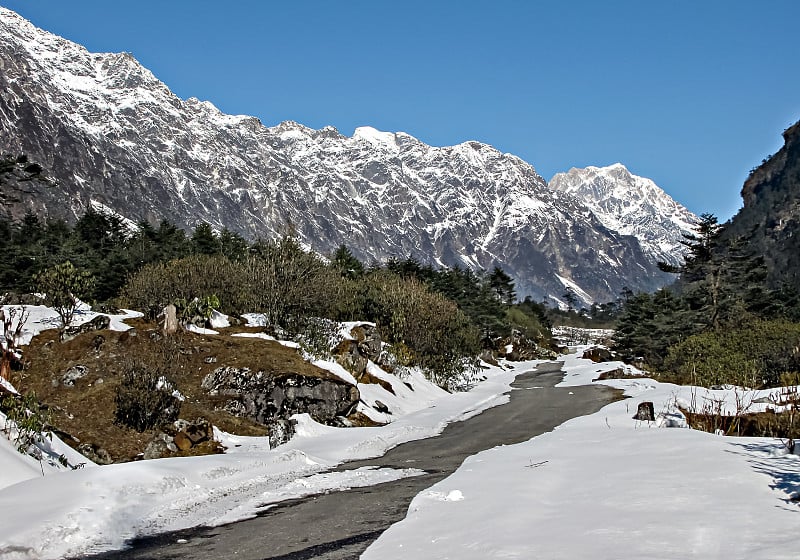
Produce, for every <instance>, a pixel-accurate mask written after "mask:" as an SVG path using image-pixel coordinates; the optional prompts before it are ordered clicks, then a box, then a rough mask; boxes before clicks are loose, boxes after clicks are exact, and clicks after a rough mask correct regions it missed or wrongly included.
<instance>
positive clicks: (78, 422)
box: [12, 319, 337, 461]
mask: <svg viewBox="0 0 800 560" xmlns="http://www.w3.org/2000/svg"><path fill="white" fill-rule="evenodd" d="M128 323H129V324H130V325H131V326H132V327H133V329H132V330H131V331H128V332H116V331H109V330H103V331H95V332H90V333H84V334H81V335H79V336H77V337H75V338H74V339H72V340H69V341H67V342H63V343H62V342H59V340H58V333H57V332H56V331H54V330H53V331H45V332H43V333H41V334H40V335H39V336H37V337H35V338H34V340H33V341H32V342H31V344H30V346H28V347H26V348H25V357H24V359H25V369H24V370H23V371H21V372H14V378H13V379H12V381H13V382H14V383H15V385H16V386H17V388H18V389H19V390H20V392H22V393H26V392H28V391H31V390H33V391H35V392H36V395H37V397H38V398H39V400H40V401H41V402H42V403H43V404H45V405H47V406H48V407H49V409H50V411H51V413H52V423H53V425H54V426H55V427H56V428H57V429H58V430H61V431H63V432H66V433H67V434H70V435H72V436H73V437H75V438H77V439H78V440H80V442H81V443H94V444H97V445H100V446H102V447H103V448H105V449H106V450H107V451H108V452H109V454H110V455H111V457H112V458H113V459H114V460H115V461H125V460H130V459H133V458H135V457H136V455H138V454H139V453H141V452H142V451H143V450H144V447H145V446H146V445H147V443H148V442H149V441H150V440H151V439H152V438H153V436H154V434H155V431H154V430H150V431H146V432H144V433H138V432H136V431H135V430H133V429H130V428H126V427H123V426H120V425H118V424H115V423H114V412H115V408H116V407H115V402H114V397H115V394H116V391H117V387H118V386H119V384H120V381H121V378H122V372H123V369H124V365H125V363H126V361H130V360H136V359H144V358H146V357H148V356H150V357H152V355H153V354H154V353H159V352H161V353H163V352H164V348H163V345H164V344H165V341H164V340H163V337H162V336H161V333H160V330H159V329H158V326H157V325H155V324H153V323H148V322H146V321H144V320H141V319H138V320H132V321H129V322H128ZM232 330H235V331H236V332H260V329H258V328H248V327H236V328H235V329H232ZM170 339H171V340H170V341H169V344H170V345H171V347H172V348H173V349H174V350H173V355H172V356H171V360H172V363H171V364H170V374H171V377H172V381H174V383H175V386H176V388H177V390H178V391H180V393H181V394H182V395H183V396H184V397H185V400H184V401H183V403H182V406H181V411H180V417H181V418H185V419H187V420H194V419H195V418H199V417H203V418H206V419H207V420H209V421H210V422H211V423H212V424H214V425H216V426H218V427H219V428H220V429H222V430H225V431H227V432H231V433H235V434H239V435H247V436H263V435H266V434H267V433H268V431H267V429H266V428H265V427H264V426H262V425H260V424H258V423H255V422H253V421H250V420H248V419H246V418H239V417H236V416H233V415H231V414H230V413H228V412H226V411H224V410H221V409H219V408H220V407H221V406H222V405H223V404H224V402H225V401H226V399H225V398H224V397H215V396H212V395H209V394H208V393H207V392H206V391H204V390H203V389H201V387H200V384H201V382H202V380H203V378H204V377H205V376H206V375H208V374H209V373H211V372H212V371H213V370H214V369H216V368H218V367H221V366H231V367H237V368H245V367H246V368H250V369H251V370H253V371H264V372H265V373H266V374H268V375H271V376H274V377H276V378H281V377H284V376H288V375H295V374H300V375H304V376H310V377H319V378H323V379H337V378H336V377H335V376H334V375H333V374H331V373H329V372H327V371H325V370H322V369H320V368H318V367H316V366H313V365H311V364H309V363H308V362H306V361H304V360H303V359H302V357H301V356H300V355H299V354H298V353H297V352H296V351H295V350H293V349H291V348H286V347H284V346H282V345H281V344H278V343H277V342H272V341H267V340H263V339H258V338H243V337H233V336H230V334H228V330H226V332H225V333H223V334H219V335H199V334H195V333H190V332H181V333H178V334H176V335H175V336H174V337H170ZM76 366H83V367H84V368H85V375H83V376H82V377H80V378H78V379H76V380H75V381H74V385H72V386H67V385H65V383H64V374H65V372H67V371H68V370H70V368H74V367H76ZM66 441H67V442H68V443H72V444H77V443H76V442H75V441H70V440H69V439H66Z"/></svg>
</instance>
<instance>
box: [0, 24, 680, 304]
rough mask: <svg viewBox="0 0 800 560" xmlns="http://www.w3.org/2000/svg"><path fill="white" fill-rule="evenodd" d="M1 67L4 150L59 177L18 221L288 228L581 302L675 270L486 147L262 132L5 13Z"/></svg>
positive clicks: (363, 255) (21, 205) (378, 135)
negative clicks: (30, 214)
mask: <svg viewBox="0 0 800 560" xmlns="http://www.w3.org/2000/svg"><path fill="white" fill-rule="evenodd" d="M0 69H2V72H0V152H5V153H9V154H14V155H16V154H26V155H27V156H28V157H29V158H30V160H31V161H36V162H37V163H39V164H40V165H41V166H42V167H43V168H44V169H45V170H46V171H47V173H48V174H49V175H51V176H52V177H53V178H54V179H55V181H56V184H55V186H52V187H50V188H49V189H44V188H42V189H39V191H36V192H34V193H31V194H30V196H24V195H20V196H17V197H16V198H15V202H14V206H13V208H10V209H9V213H12V214H14V215H19V214H20V213H22V212H23V211H24V209H26V208H33V209H34V210H36V211H37V212H39V213H40V214H45V215H49V216H54V217H62V218H66V219H74V218H75V216H78V215H80V214H82V213H83V212H84V211H85V209H86V208H87V207H89V206H90V205H91V204H96V205H97V204H99V205H102V206H103V207H105V208H108V209H111V210H113V211H115V212H117V213H119V214H121V215H122V216H125V217H127V218H130V219H133V220H137V221H138V220H148V221H151V222H153V221H158V220H160V219H162V218H166V219H168V220H170V221H172V222H173V223H177V224H178V225H180V226H183V227H193V226H194V225H196V224H197V223H198V222H199V221H206V222H209V223H210V224H212V225H213V226H216V227H219V228H221V227H223V226H224V227H227V228H229V229H231V230H233V231H236V232H238V233H241V234H243V235H245V236H246V237H249V238H254V237H257V236H261V237H271V236H275V235H278V234H280V233H284V232H286V231H287V229H289V228H291V229H292V230H293V231H295V232H296V234H297V235H298V236H299V237H300V239H301V241H303V242H304V243H306V244H307V245H308V246H310V247H312V248H313V249H314V250H316V251H319V252H321V253H329V252H331V251H332V250H333V249H334V248H335V247H337V246H338V245H339V244H341V243H344V244H346V245H347V246H348V247H350V248H351V250H352V251H353V253H354V254H355V255H356V256H358V257H359V258H360V259H362V260H364V261H366V262H372V261H383V260H385V259H387V258H389V257H392V256H394V257H399V258H404V257H407V256H412V257H415V258H417V259H418V260H420V261H422V262H426V263H428V262H430V263H434V264H439V265H448V266H453V265H459V266H470V267H483V268H491V267H493V266H494V265H499V266H502V267H503V268H504V269H505V270H506V271H508V272H509V273H510V274H511V275H512V276H513V277H514V278H515V280H516V282H517V291H518V293H519V294H520V295H521V296H524V295H532V296H534V297H535V298H536V299H540V298H546V297H549V298H552V299H559V298H560V297H561V296H562V294H563V293H564V289H565V287H566V286H570V287H572V288H573V289H575V291H576V293H577V294H578V296H579V297H581V298H582V299H583V300H584V301H586V302H589V301H593V300H595V301H605V300H610V299H613V298H614V297H616V296H617V294H618V293H619V292H620V291H621V289H622V288H623V287H625V286H627V287H629V288H632V289H634V290H650V289H654V288H656V287H658V286H660V285H662V284H663V283H664V282H665V281H667V280H668V279H667V277H666V276H665V275H663V274H661V273H660V272H659V271H658V270H657V268H656V266H655V264H654V261H653V259H652V258H651V257H650V256H648V254H647V252H646V251H643V250H642V247H641V246H640V243H639V241H638V240H637V239H636V237H635V236H634V235H635V232H628V231H620V230H619V229H615V227H616V224H610V223H604V222H603V220H602V219H598V217H597V216H596V215H595V214H594V213H593V212H592V209H591V207H589V206H587V204H586V203H585V202H583V201H581V200H579V199H578V198H576V197H575V196H572V195H571V194H569V193H567V192H563V191H554V190H552V189H550V188H548V186H547V185H546V183H545V181H544V180H543V179H542V178H541V177H540V176H539V175H538V174H537V173H536V171H535V170H534V168H533V167H532V166H531V165H529V164H527V163H526V162H524V161H522V160H520V159H519V158H517V157H515V156H513V155H510V154H504V153H501V152H499V151H497V150H496V149H494V148H492V147H491V146H488V145H486V144H482V143H479V142H466V143H464V144H460V145H457V146H450V147H432V146H428V145H426V144H424V143H423V142H421V141H419V140H417V139H416V138H413V137H412V136H409V135H408V134H405V133H402V132H398V133H387V132H380V131H377V130H375V129H372V128H369V127H364V128H359V129H357V130H356V131H355V133H354V134H353V136H352V137H347V136H344V135H342V134H340V133H339V132H338V131H337V130H335V129H334V128H331V127H326V128H323V129H321V130H312V129H309V128H306V127H304V126H302V125H300V124H297V123H293V122H285V123H282V124H280V125H278V126H274V127H265V126H263V125H262V124H261V122H260V121H259V120H258V119H256V118H254V117H248V116H231V115H225V114H222V113H221V112H219V111H218V110H217V109H216V108H215V107H214V106H213V105H211V104H210V103H208V102H202V101H199V100H197V99H188V100H186V101H183V100H181V99H179V98H178V97H176V96H175V95H174V94H172V92H171V91H170V90H169V89H168V88H167V86H165V85H164V84H163V83H161V82H160V81H158V80H157V79H156V78H155V77H154V76H153V75H152V73H150V72H149V71H148V70H146V69H145V68H143V67H142V66H141V65H139V64H138V63H137V62H136V60H134V59H133V57H131V56H130V55H129V54H125V53H122V54H95V53H89V52H87V51H86V50H85V49H84V48H83V47H81V46H79V45H76V44H74V43H71V42H69V41H67V40H65V39H62V38H60V37H56V36H54V35H51V34H49V33H46V32H44V31H42V30H39V29H37V28H35V27H34V26H33V25H31V24H30V23H29V22H27V21H26V20H24V19H23V18H21V17H20V16H18V15H17V14H15V13H13V12H11V11H9V10H5V9H3V8H0ZM0 181H2V177H0ZM6 188H7V187H6V185H5V184H0V190H4V189H6ZM611 226H613V227H611ZM629 233H634V235H629Z"/></svg>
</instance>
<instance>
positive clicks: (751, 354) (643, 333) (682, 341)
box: [614, 214, 800, 386]
mask: <svg viewBox="0 0 800 560" xmlns="http://www.w3.org/2000/svg"><path fill="white" fill-rule="evenodd" d="M685 245H686V247H687V251H688V252H687V256H686V260H685V263H684V264H683V265H682V266H680V267H675V269H674V271H675V272H678V273H679V274H680V278H679V281H678V282H677V284H676V286H675V288H674V291H672V290H669V289H663V290H660V291H658V292H656V293H655V294H653V295H650V294H637V295H633V296H629V297H627V298H626V300H625V302H624V304H623V307H622V313H621V315H620V317H619V320H618V326H617V330H616V334H615V337H614V339H615V343H616V346H617V350H618V351H619V352H620V353H621V354H622V355H623V356H624V357H626V358H628V359H633V358H639V359H642V360H643V361H644V362H645V363H646V364H647V365H648V366H649V367H651V368H654V369H655V370H657V371H660V372H662V373H663V374H664V375H665V376H667V378H669V379H670V380H675V381H678V382H686V383H697V384H702V385H710V384H724V383H732V384H739V385H748V386H773V385H776V384H778V383H780V378H781V375H782V374H784V373H787V372H788V371H796V370H798V367H797V366H798V363H797V360H796V354H797V352H798V342H800V336H798V332H800V331H798V329H799V328H800V327H798V325H797V324H794V323H790V322H786V321H785V319H786V318H788V319H793V320H797V319H798V316H799V315H800V313H799V312H798V311H797V309H798V307H797V306H798V295H797V290H796V289H795V288H794V287H793V286H790V285H782V286H780V287H779V288H777V289H770V288H769V287H768V282H767V278H768V275H769V270H768V266H767V263H766V261H765V259H764V255H763V254H760V253H758V252H757V251H756V249H755V247H754V245H753V244H752V243H751V242H750V241H748V239H747V238H746V237H732V236H730V235H726V234H725V230H724V228H723V227H722V226H720V225H719V224H718V223H717V220H716V218H715V217H714V216H713V215H710V214H703V216H702V217H701V221H700V224H699V225H698V228H697V232H696V234H694V235H688V236H686V243H685ZM781 317H783V318H784V319H783V320H781V319H780V318H781ZM792 352H794V354H792ZM791 356H795V357H791Z"/></svg>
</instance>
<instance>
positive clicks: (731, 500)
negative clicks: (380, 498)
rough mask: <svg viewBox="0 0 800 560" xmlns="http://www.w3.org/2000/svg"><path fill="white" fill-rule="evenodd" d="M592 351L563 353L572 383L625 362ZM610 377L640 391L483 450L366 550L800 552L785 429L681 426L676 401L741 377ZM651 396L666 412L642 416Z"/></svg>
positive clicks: (799, 463)
mask: <svg viewBox="0 0 800 560" xmlns="http://www.w3.org/2000/svg"><path fill="white" fill-rule="evenodd" d="M579 355H580V354H572V355H568V356H565V357H562V361H563V362H564V369H565V371H566V375H565V379H564V381H563V382H562V383H561V384H560V386H562V387H569V386H575V385H583V384H589V383H592V379H595V378H596V377H597V376H598V375H599V373H600V372H602V371H610V370H612V369H616V368H618V367H625V366H624V364H621V363H619V362H612V363H604V364H595V363H592V362H590V361H589V360H582V359H580V358H578V356H579ZM603 383H604V384H607V385H610V386H612V387H616V388H619V389H622V390H623V391H624V392H625V394H626V396H628V397H630V398H629V399H626V400H622V401H618V402H615V403H612V404H610V405H608V406H606V407H604V408H603V409H601V410H600V411H599V412H597V413H595V414H592V415H589V416H584V417H580V418H575V419H573V420H570V421H569V422H566V423H565V424H563V425H561V426H559V427H558V428H557V429H556V430H554V431H553V432H550V433H547V434H543V435H541V436H537V437H535V438H533V439H531V440H530V441H528V442H525V443H521V444H517V445H512V446H503V447H498V448H494V449H491V450H487V451H484V452H482V453H479V454H477V455H474V456H472V457H469V458H468V459H467V460H466V461H465V462H464V464H463V465H462V466H461V467H460V468H459V469H458V470H457V471H456V472H455V473H454V474H453V475H451V476H450V477H448V478H447V479H445V480H443V481H441V482H439V483H437V484H436V485H434V486H433V487H431V488H430V489H428V490H426V491H425V492H422V493H421V494H419V495H418V496H417V497H416V498H415V499H414V500H413V502H412V504H411V506H410V507H409V513H408V516H407V518H406V519H405V520H403V521H401V522H400V523H397V524H395V525H394V526H392V527H391V528H390V529H389V530H388V531H386V532H385V533H384V534H383V535H382V536H381V537H380V538H379V539H378V540H377V541H376V542H375V543H374V544H373V545H372V546H371V547H370V548H369V549H368V550H367V551H366V552H365V554H364V555H363V556H362V558H364V559H365V560H371V559H380V560H391V559H394V558H397V559H401V558H402V559H406V558H445V557H450V558H459V559H462V560H470V559H476V560H477V559H484V558H534V557H536V558H565V559H567V558H588V557H590V558H598V559H600V558H609V559H611V558H614V559H628V558H630V559H631V560H633V559H638V558H664V559H674V558H704V559H707V558H747V559H753V558H763V559H765V560H766V559H779V558H787V559H788V558H796V557H797V550H796V537H795V531H796V527H797V522H798V519H800V509H798V506H797V505H796V503H794V502H792V501H791V498H792V496H794V495H795V492H796V490H797V488H796V487H797V485H798V483H799V482H798V481H800V459H798V457H797V456H794V455H788V454H787V452H786V449H785V448H784V447H783V446H782V444H781V442H780V441H776V440H772V439H767V438H729V437H724V436H720V435H715V434H709V433H705V432H699V431H695V430H690V429H686V428H681V427H669V428H668V427H667V426H680V425H681V422H680V421H679V420H680V413H679V412H677V411H676V408H675V404H676V403H683V404H685V403H690V402H694V403H696V404H698V403H702V401H703V400H704V399H711V400H713V401H714V402H715V403H722V406H724V407H727V408H728V409H731V408H732V407H735V405H736V402H737V394H736V392H735V391H732V390H729V391H706V390H704V389H697V388H691V387H679V386H675V385H669V384H660V383H657V382H655V381H653V380H651V379H623V380H609V381H604V382H603ZM738 396H739V398H741V395H738ZM753 396H760V395H753ZM748 398H749V397H748ZM645 400H647V401H652V402H653V403H654V407H655V409H656V412H657V413H658V414H659V419H658V420H657V421H656V422H641V421H637V420H634V419H633V418H632V416H633V415H634V414H635V412H636V408H637V406H638V403H639V402H642V401H645ZM698 405H699V406H702V405H701V404H698ZM684 426H685V424H684Z"/></svg>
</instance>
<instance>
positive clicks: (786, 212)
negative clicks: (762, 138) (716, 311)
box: [723, 122, 800, 288]
mask: <svg viewBox="0 0 800 560" xmlns="http://www.w3.org/2000/svg"><path fill="white" fill-rule="evenodd" d="M783 138H784V145H783V147H782V148H781V149H780V150H779V151H778V153H776V154H775V155H773V156H771V157H770V158H768V159H767V160H765V161H764V163H763V164H762V165H761V166H760V167H758V168H756V169H754V170H753V172H752V173H751V174H750V177H748V179H747V180H746V181H745V183H744V186H743V187H742V199H743V200H744V206H743V207H742V209H741V210H739V212H738V213H737V214H736V215H735V216H734V217H733V218H732V219H731V221H730V223H729V224H727V226H726V228H725V230H724V233H723V237H724V238H725V239H729V240H732V239H735V238H744V239H745V240H746V241H747V242H748V244H749V245H750V248H751V249H752V250H753V251H755V252H756V253H757V254H761V255H763V256H764V259H765V262H766V264H767V269H768V271H769V276H768V282H769V284H770V285H771V286H772V287H779V286H780V285H781V284H783V283H787V284H788V285H790V286H793V287H794V288H797V287H798V286H800V122H797V123H795V124H794V125H792V126H790V127H789V128H787V129H786V130H785V131H784V133H783Z"/></svg>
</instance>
